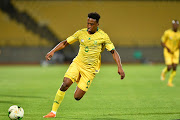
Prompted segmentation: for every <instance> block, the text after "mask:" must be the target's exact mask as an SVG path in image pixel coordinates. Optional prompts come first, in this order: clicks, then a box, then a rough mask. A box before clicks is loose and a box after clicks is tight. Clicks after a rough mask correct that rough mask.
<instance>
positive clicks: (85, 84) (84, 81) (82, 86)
mask: <svg viewBox="0 0 180 120" xmlns="http://www.w3.org/2000/svg"><path fill="white" fill-rule="evenodd" d="M80 74H81V77H80V80H79V83H78V85H77V87H76V91H75V93H74V98H75V99H76V100H77V101H78V100H80V99H81V98H82V97H83V96H84V95H85V93H86V92H87V91H88V89H89V87H90V85H91V83H92V80H93V79H94V77H95V73H93V72H90V71H86V70H84V69H80Z"/></svg>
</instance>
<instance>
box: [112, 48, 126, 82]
mask: <svg viewBox="0 0 180 120" xmlns="http://www.w3.org/2000/svg"><path fill="white" fill-rule="evenodd" d="M110 52H111V53H112V56H113V59H114V61H115V62H116V64H117V66H118V73H119V75H121V79H124V77H125V73H124V70H123V68H122V64H121V58H120V56H119V54H118V52H117V51H116V50H111V51H110Z"/></svg>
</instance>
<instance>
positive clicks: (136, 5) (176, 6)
mask: <svg viewBox="0 0 180 120" xmlns="http://www.w3.org/2000/svg"><path fill="white" fill-rule="evenodd" d="M95 11H96V12H98V13H99V14H100V15H101V19H100V26H99V27H100V28H101V29H103V30H104V31H105V32H106V33H108V35H109V36H110V38H111V40H112V42H113V43H114V44H115V46H116V49H117V50H118V52H119V53H120V55H121V58H122V62H124V63H131V62H133V63H134V62H142V63H162V62H163V61H164V60H163V53H162V47H161V46H160V39H161V36H162V34H163V32H164V31H165V30H166V29H169V28H171V20H172V19H177V20H180V15H179V11H180V2H178V1H163V0H144V1H142V0H127V1H126V0H113V1H111V0H97V1H96V0H92V1H91V0H1V1H0V64H14V63H15V64H19V63H28V64H29V63H33V64H34V63H37V64H39V63H41V62H42V61H44V60H45V59H44V56H45V55H46V53H47V52H48V51H49V50H50V49H51V48H52V47H54V46H55V45H56V44H57V43H58V42H60V41H62V40H64V39H66V38H67V37H68V36H70V35H72V34H73V33H74V32H76V31H77V30H78V29H81V28H84V27H86V20H87V14H88V13H89V12H95ZM77 52H78V43H76V44H73V45H71V46H68V47H67V48H65V49H64V50H63V51H61V52H59V53H58V55H59V56H60V57H57V58H61V59H58V60H57V59H55V60H54V61H52V62H59V63H63V62H70V61H71V60H72V59H73V58H74V57H75V56H76V54H77ZM108 56H111V54H110V53H108V52H103V54H102V62H106V63H110V62H112V61H113V59H112V57H108Z"/></svg>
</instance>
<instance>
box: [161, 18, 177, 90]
mask: <svg viewBox="0 0 180 120" xmlns="http://www.w3.org/2000/svg"><path fill="white" fill-rule="evenodd" d="M178 26H179V21H177V20H173V21H172V29H169V30H166V31H165V32H164V35H163V36H162V41H161V45H162V46H163V48H164V59H165V64H166V65H167V66H166V67H165V68H164V69H163V70H162V73H161V80H165V75H166V73H167V72H169V71H170V70H171V69H172V72H171V74H170V77H169V80H168V84H167V85H168V86H169V87H173V86H174V85H173V84H172V81H173V78H174V76H175V75H176V68H177V65H178V63H179V48H180V31H179V30H178Z"/></svg>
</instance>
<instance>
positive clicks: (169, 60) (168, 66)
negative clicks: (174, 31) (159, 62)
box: [161, 50, 172, 80]
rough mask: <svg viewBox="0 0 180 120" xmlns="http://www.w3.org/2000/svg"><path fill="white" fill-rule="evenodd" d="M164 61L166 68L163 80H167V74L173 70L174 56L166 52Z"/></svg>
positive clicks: (162, 75) (163, 71) (163, 72)
mask: <svg viewBox="0 0 180 120" xmlns="http://www.w3.org/2000/svg"><path fill="white" fill-rule="evenodd" d="M164 61H165V64H166V67H165V68H164V69H163V70H162V72H161V80H165V76H166V73H167V72H169V71H170V70H171V69H172V55H171V54H170V53H168V52H167V51H166V50H164Z"/></svg>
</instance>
